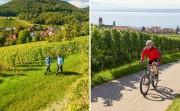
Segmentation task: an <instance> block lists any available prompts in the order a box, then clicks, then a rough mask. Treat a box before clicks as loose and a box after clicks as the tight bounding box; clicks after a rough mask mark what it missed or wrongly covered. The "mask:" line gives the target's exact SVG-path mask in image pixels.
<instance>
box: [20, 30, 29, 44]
mask: <svg viewBox="0 0 180 111" xmlns="http://www.w3.org/2000/svg"><path fill="white" fill-rule="evenodd" d="M30 41H31V37H30V33H29V31H28V30H26V29H25V30H22V31H20V32H19V37H18V43H19V44H24V43H26V42H30Z"/></svg>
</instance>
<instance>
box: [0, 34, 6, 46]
mask: <svg viewBox="0 0 180 111" xmlns="http://www.w3.org/2000/svg"><path fill="white" fill-rule="evenodd" d="M5 40H6V34H5V32H4V33H0V47H1V46H3V45H4V44H5Z"/></svg>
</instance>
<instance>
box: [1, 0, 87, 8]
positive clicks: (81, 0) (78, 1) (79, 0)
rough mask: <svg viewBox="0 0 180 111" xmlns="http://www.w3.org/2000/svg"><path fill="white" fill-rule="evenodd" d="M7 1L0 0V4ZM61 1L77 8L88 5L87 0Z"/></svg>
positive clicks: (7, 0)
mask: <svg viewBox="0 0 180 111" xmlns="http://www.w3.org/2000/svg"><path fill="white" fill-rule="evenodd" d="M9 1H11V0H0V5H1V4H4V3H7V2H9ZM63 1H67V2H69V3H71V4H73V5H75V6H77V7H79V8H84V7H87V6H89V0H63Z"/></svg>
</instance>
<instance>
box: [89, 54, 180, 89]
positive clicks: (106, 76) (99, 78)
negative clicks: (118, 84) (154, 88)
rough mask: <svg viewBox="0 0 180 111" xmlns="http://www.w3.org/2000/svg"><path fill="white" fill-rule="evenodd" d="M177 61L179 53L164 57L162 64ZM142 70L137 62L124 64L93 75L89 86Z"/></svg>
mask: <svg viewBox="0 0 180 111" xmlns="http://www.w3.org/2000/svg"><path fill="white" fill-rule="evenodd" d="M177 60H180V53H176V54H170V55H165V56H163V58H162V64H166V63H170V62H175V61H177ZM144 69H146V67H143V66H141V65H139V63H138V61H135V62H133V63H131V64H126V65H123V66H120V67H117V68H114V69H111V70H106V71H101V72H98V73H96V74H94V76H93V77H92V79H91V86H92V87H94V86H96V85H99V84H102V83H104V82H108V81H111V80H114V79H117V78H120V77H123V76H126V75H129V74H133V73H136V72H138V71H141V70H144Z"/></svg>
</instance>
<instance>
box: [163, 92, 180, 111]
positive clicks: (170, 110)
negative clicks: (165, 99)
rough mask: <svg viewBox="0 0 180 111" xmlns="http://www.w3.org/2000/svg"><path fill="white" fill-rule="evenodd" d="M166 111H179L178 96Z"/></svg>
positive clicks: (179, 96)
mask: <svg viewBox="0 0 180 111" xmlns="http://www.w3.org/2000/svg"><path fill="white" fill-rule="evenodd" d="M166 111H180V95H178V96H177V97H176V98H175V99H174V101H173V102H172V104H171V105H170V106H169V107H168V108H167V110H166Z"/></svg>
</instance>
